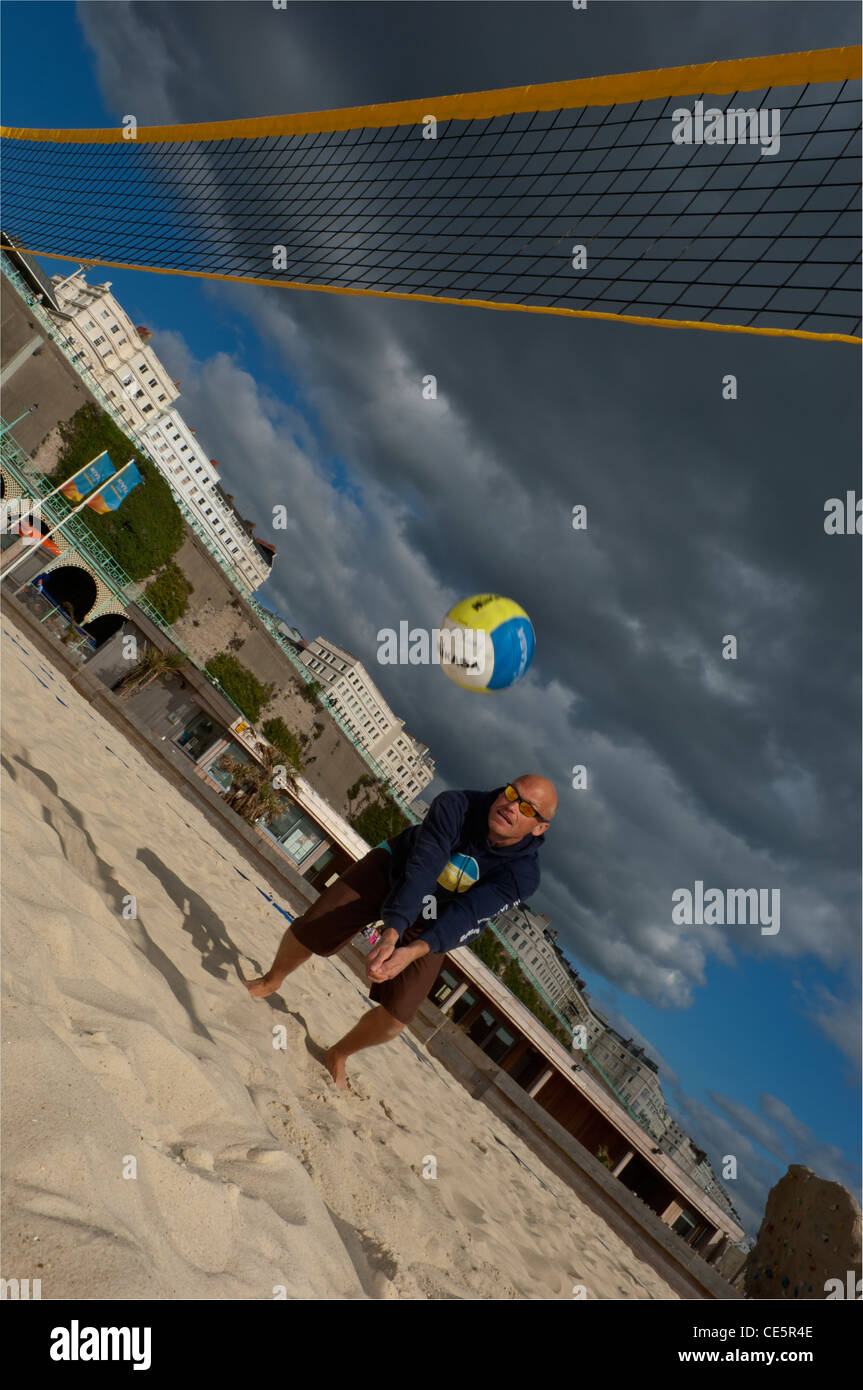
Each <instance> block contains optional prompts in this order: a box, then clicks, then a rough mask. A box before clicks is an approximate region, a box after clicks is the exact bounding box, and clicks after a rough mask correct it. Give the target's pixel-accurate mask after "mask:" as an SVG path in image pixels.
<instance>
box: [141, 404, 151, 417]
mask: <svg viewBox="0 0 863 1390" xmlns="http://www.w3.org/2000/svg"><path fill="white" fill-rule="evenodd" d="M152 409H153V407H152V406H151V405H142V406H141V411H142V414H144V415H146V414H147V411H148V410H152Z"/></svg>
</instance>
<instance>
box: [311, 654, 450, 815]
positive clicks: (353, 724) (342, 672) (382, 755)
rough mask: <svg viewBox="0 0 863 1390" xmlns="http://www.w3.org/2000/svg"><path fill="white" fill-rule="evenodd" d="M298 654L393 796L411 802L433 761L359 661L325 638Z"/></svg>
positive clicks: (429, 773)
mask: <svg viewBox="0 0 863 1390" xmlns="http://www.w3.org/2000/svg"><path fill="white" fill-rule="evenodd" d="M299 656H300V659H301V660H302V661H304V662H305V664H306V665H307V666H308V668H309V671H310V673H311V675H312V678H313V679H314V680H316V681H318V682H319V683H320V685H321V687H322V689H323V693H324V694H325V695H326V696H327V697H328V699H330V700H331V701H332V703H333V705H334V707H335V709H336V710H337V711H338V714H339V715H340V717H341V718H342V719H343V720H344V722H345V724H346V725H347V727H348V729H349V730H350V732H351V733H352V734H353V736H354V738H355V739H356V740H357V742H358V743H359V745H360V746H361V747H362V748H364V749H365V751H366V752H367V753H368V755H369V757H370V758H373V759H374V761H375V762H376V763H377V765H378V766H379V767H380V768H382V769H383V771H384V773H385V774H386V776H387V778H388V780H389V782H390V784H391V785H392V788H393V790H394V791H395V792H396V794H397V795H398V796H400V797H401V798H402V800H403V801H406V802H410V801H413V800H414V798H415V797H417V796H419V794H420V792H421V791H422V790H423V788H424V787H427V786H428V784H429V783H430V782H431V781H433V779H434V775H435V766H434V760H433V758H432V757H431V755H430V753H429V750H428V746H427V745H426V744H425V743H420V742H419V741H418V740H417V739H415V738H413V737H412V736H411V735H410V734H409V733H408V731H407V730H406V729H405V727H404V720H403V719H399V718H397V717H396V715H395V714H393V711H392V710H391V709H390V707H389V705H388V704H387V702H386V700H385V699H384V697H383V696H382V695H381V692H380V691H379V690H378V688H377V686H376V685H375V683H374V681H373V680H372V679H371V677H370V676H369V674H368V672H367V671H366V669H365V667H364V666H363V664H362V662H361V661H358V660H357V658H356V657H355V656H352V655H351V653H350V652H347V651H345V650H344V649H343V648H342V647H337V646H336V644H335V643H334V642H330V641H328V640H327V639H326V638H325V637H316V638H315V640H314V641H313V642H310V643H309V644H308V646H307V647H306V648H304V650H303V651H301V652H300V653H299Z"/></svg>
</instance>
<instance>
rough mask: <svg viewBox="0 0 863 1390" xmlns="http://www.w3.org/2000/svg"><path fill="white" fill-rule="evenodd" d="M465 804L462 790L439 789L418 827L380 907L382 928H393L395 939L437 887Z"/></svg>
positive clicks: (456, 836)
mask: <svg viewBox="0 0 863 1390" xmlns="http://www.w3.org/2000/svg"><path fill="white" fill-rule="evenodd" d="M467 807H468V800H467V797H466V796H465V794H464V792H459V791H453V792H441V793H440V795H439V796H436V797H435V799H434V801H433V802H432V804H431V806H430V808H429V812H428V815H427V816H426V818H425V820H424V821H423V823H422V825H421V826H420V827H419V830H418V831H417V834H416V838H415V839H414V843H413V845H412V846H411V850H410V853H409V855H408V858H407V863H406V864H405V867H404V869H403V871H402V874H401V876H400V878H399V880H398V882H397V883H396V884H395V885H394V886H393V887H392V888H391V889H390V892H389V893H388V894H387V896H386V897H385V898H384V901H383V903H382V905H381V909H380V913H381V918H382V920H383V923H384V928H385V929H390V930H392V931H395V932H396V934H397V936H398V938H399V939H401V937H402V936H403V934H404V933H405V932H406V931H407V929H408V927H409V926H410V925H411V923H412V922H415V921H416V919H417V917H419V915H420V910H421V908H422V900H423V898H424V897H427V896H430V895H432V894H433V893H434V892H435V890H436V889H437V886H438V877H439V875H440V872H441V870H442V869H443V867H444V865H445V864H446V862H447V860H448V859H449V856H450V854H451V853H452V848H453V845H454V844H455V843H456V841H457V840H458V837H459V835H460V833H461V829H462V826H463V824H464V818H465V815H466V813H467ZM381 935H383V933H381Z"/></svg>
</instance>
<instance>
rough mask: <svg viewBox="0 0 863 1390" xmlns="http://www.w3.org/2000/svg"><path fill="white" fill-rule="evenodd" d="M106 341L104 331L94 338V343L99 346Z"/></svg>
mask: <svg viewBox="0 0 863 1390" xmlns="http://www.w3.org/2000/svg"><path fill="white" fill-rule="evenodd" d="M104 341H105V336H104V334H103V333H100V334H99V336H98V338H94V339H93V345H94V347H98V346H99V344H100V343H104Z"/></svg>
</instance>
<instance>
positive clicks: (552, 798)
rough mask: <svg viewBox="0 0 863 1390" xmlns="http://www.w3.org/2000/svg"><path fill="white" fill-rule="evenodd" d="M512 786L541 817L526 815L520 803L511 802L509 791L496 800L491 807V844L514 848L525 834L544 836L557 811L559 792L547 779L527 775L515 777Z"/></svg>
mask: <svg viewBox="0 0 863 1390" xmlns="http://www.w3.org/2000/svg"><path fill="white" fill-rule="evenodd" d="M510 785H511V786H513V787H515V789H516V791H517V792H518V795H519V798H520V800H521V801H526V802H528V803H529V804H530V805H531V806H533V807H534V808H535V809H536V810H537V811H538V812H539V815H538V816H533V815H529V814H528V815H525V814H524V812H523V811H522V810H521V808H520V805H519V801H517V800H516V801H510V800H509V799H508V798H507V795H506V792H505V791H502V792H501V793H500V795H499V796H497V797H495V800H494V801H493V802H492V804H491V807H490V808H489V813H488V830H489V836H488V838H489V844H492V845H514V844H518V842H519V840H523V839H524V837H525V835H542V834H544V833H545V831H546V830H547V829H548V826H549V822H550V821H551V819H552V817H553V816H554V813H555V811H556V810H557V792H556V791H555V789H554V785H553V784H552V783H551V782H549V780H548V778H547V777H538V776H536V775H535V774H534V773H525V774H524V775H523V776H521V777H516V778H515V779H514V781H513V782H511V783H510Z"/></svg>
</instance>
